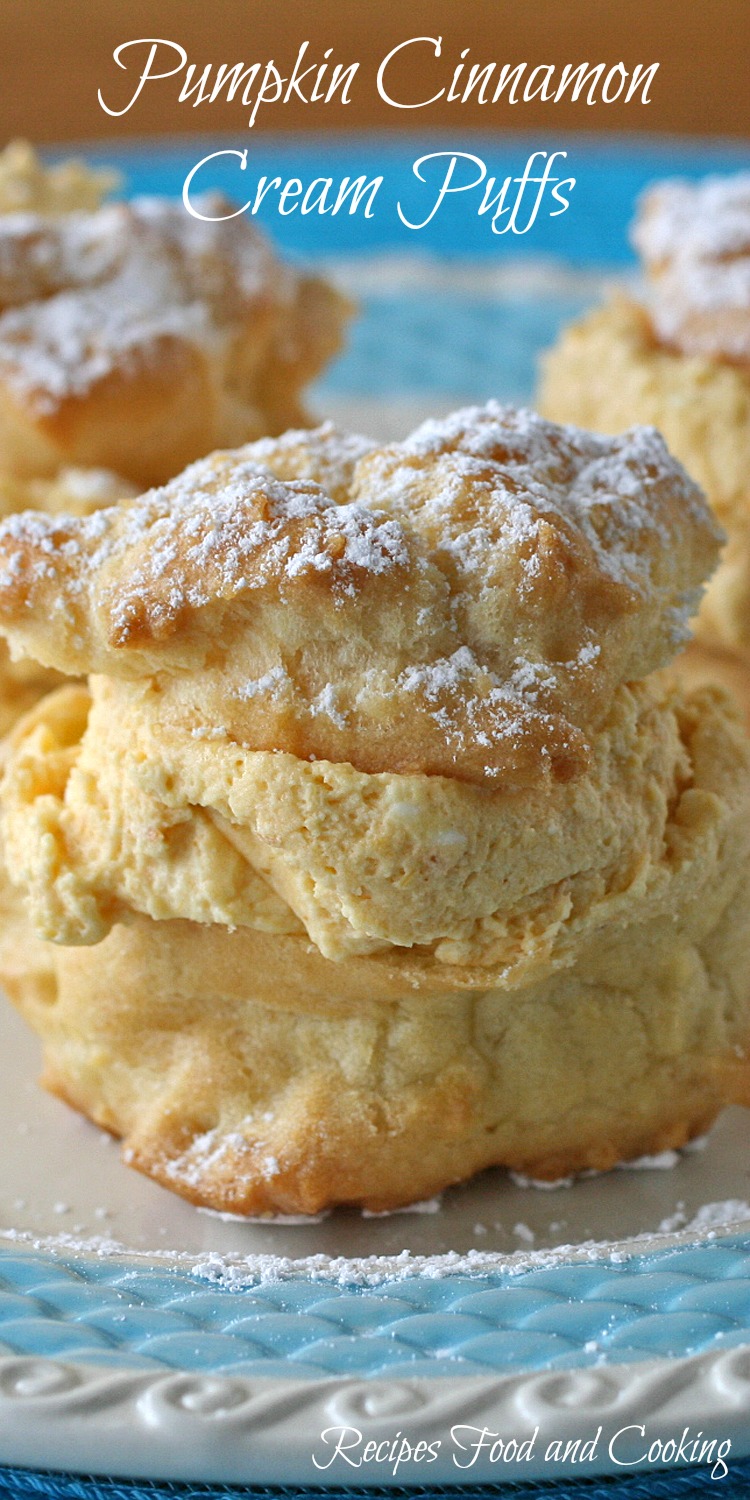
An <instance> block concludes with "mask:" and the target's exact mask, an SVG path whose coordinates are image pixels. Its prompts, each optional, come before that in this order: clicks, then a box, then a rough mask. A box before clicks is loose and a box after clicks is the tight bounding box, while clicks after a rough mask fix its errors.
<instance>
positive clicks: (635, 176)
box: [0, 137, 750, 1485]
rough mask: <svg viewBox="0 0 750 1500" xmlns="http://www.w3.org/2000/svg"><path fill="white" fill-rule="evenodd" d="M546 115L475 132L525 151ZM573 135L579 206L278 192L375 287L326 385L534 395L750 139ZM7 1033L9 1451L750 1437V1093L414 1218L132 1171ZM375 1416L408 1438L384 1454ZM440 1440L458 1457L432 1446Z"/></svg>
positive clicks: (2, 1368) (134, 167) (4, 1261)
mask: <svg viewBox="0 0 750 1500" xmlns="http://www.w3.org/2000/svg"><path fill="white" fill-rule="evenodd" d="M218 144H223V145H225V146H226V145H235V144H237V145H244V144H246V143H245V142H244V141H243V142H239V143H235V142H226V141H225V142H224V143H213V149H217V146H218ZM451 144H452V145H453V146H455V144H456V143H455V142H452V143H451ZM538 144H539V143H538V142H532V143H530V142H528V141H525V140H523V139H522V138H520V137H519V138H517V139H513V138H508V137H506V138H504V139H501V138H499V137H498V138H495V139H493V140H485V141H483V142H481V141H478V140H476V139H473V140H471V141H470V142H469V143H468V144H467V143H466V142H464V143H463V147H462V148H463V149H466V150H472V151H475V152H478V153H479V154H480V155H484V156H485V157H486V159H487V160H488V162H491V165H492V170H493V171H496V172H498V174H500V173H502V174H503V175H504V173H505V171H506V170H507V171H510V170H514V169H515V167H516V165H517V163H518V162H519V160H520V161H521V163H522V162H523V161H524V160H525V158H526V155H527V154H528V150H530V149H536V147H537V146H538ZM544 144H545V146H546V147H547V149H549V143H548V142H545V143H544ZM555 148H556V147H555V143H553V146H552V149H555ZM210 149H211V143H197V144H196V143H187V144H181V145H178V146H175V147H170V148H168V149H167V148H164V147H158V148H157V147H149V146H147V145H144V146H136V147H133V148H132V149H130V150H128V151H127V152H119V153H113V152H112V151H110V150H104V149H101V150H99V149H97V150H94V149H93V148H92V150H91V152H90V153H89V154H90V155H91V156H96V157H97V158H98V159H99V160H107V161H113V160H114V162H115V164H116V165H117V166H119V167H120V168H121V169H122V170H123V172H124V173H125V175H126V179H127V190H129V191H155V192H168V193H172V194H175V195H176V194H178V193H179V192H180V190H181V186H182V181H183V178H184V176H185V173H186V171H187V170H188V169H189V167H190V166H191V165H192V164H193V162H194V161H195V160H197V159H198V158H199V156H201V155H204V154H206V153H207V152H208V151H209V150H210ZM427 149H429V150H436V149H439V143H438V145H437V146H436V144H435V142H434V140H433V141H431V142H430V143H428V144H426V143H425V142H423V141H414V142H409V141H406V142H404V141H399V142H393V141H391V142H388V143H383V142H378V143H374V142H373V141H372V140H371V139H363V140H361V141H356V140H349V141H343V142H338V143H336V144H334V145H327V144H326V145H324V144H321V143H320V142H314V141H313V142H310V141H307V142H305V143H300V142H297V141H292V140H290V139H288V138H286V139H284V140H283V141H273V140H271V139H270V138H268V137H261V138H259V140H258V141H257V142H256V143H255V145H254V147H253V167H254V169H257V171H258V172H260V171H266V172H274V173H279V174H281V175H282V176H289V175H297V176H299V177H301V178H312V177H314V176H316V175H323V174H326V175H334V176H341V175H343V173H345V172H347V171H348V172H353V171H355V169H356V172H359V171H366V172H368V174H369V173H372V172H374V171H376V170H377V171H379V172H384V173H385V175H386V181H387V184H388V192H389V193H390V194H391V195H392V197H393V198H394V199H395V197H397V196H398V194H399V193H406V192H407V191H408V189H409V184H410V181H411V175H412V174H411V163H412V161H413V160H414V159H415V158H416V157H417V156H419V155H420V153H421V152H422V151H424V150H427ZM564 149H568V151H569V153H570V157H571V161H572V160H574V161H575V168H576V172H577V175H578V178H579V184H580V194H579V197H578V199H577V200H576V211H575V214H574V213H573V212H572V211H571V213H570V214H569V215H568V216H566V222H565V223H564V224H563V223H557V224H555V223H554V221H553V222H552V223H547V224H545V225H543V226H541V225H540V231H539V233H538V234H537V233H534V234H530V235H529V236H527V237H526V238H525V239H520V240H516V241H515V242H513V243H509V242H508V240H507V237H506V238H505V239H497V238H495V239H493V238H492V236H490V235H488V234H487V232H486V228H485V226H484V225H483V224H481V223H479V222H477V221H476V220H475V219H474V218H471V217H469V216H467V215H466V214H463V215H462V214H460V213H459V212H458V210H457V209H456V210H455V211H452V212H451V213H449V214H446V215H445V217H444V218H442V219H439V220H437V219H436V221H435V225H434V229H433V231H432V232H431V233H430V234H429V235H427V234H425V235H420V236H416V237H415V236H413V235H411V236H410V235H409V234H408V232H407V231H403V230H399V228H398V220H397V217H396V216H394V215H392V214H386V213H384V214H383V215H382V217H381V218H379V219H377V220H373V221H371V222H370V223H367V224H365V223H364V222H363V221H362V220H361V219H357V218H353V219H351V220H349V219H347V220H346V221H341V224H340V225H339V228H338V229H336V226H335V224H334V226H333V227H332V225H331V221H330V220H325V219H323V220H318V221H314V220H313V219H312V218H311V219H308V220H306V221H304V222H303V221H301V220H300V219H299V218H297V219H293V218H289V219H279V218H278V217H273V216H270V217H269V218H268V219H267V220H266V227H267V228H268V229H270V230H271V232H272V233H274V235H275V236H276V237H277V238H278V239H279V240H280V241H281V242H282V243H283V244H284V245H285V247H286V249H287V250H289V251H291V252H293V253H295V254H297V255H305V256H308V257H310V258H316V259H318V260H321V259H324V260H325V261H326V263H327V265H328V267H329V269H330V270H331V271H332V273H333V274H334V275H335V276H337V277H338V278H339V279H340V280H341V281H342V283H343V284H344V285H346V286H347V287H349V288H350V289H353V290H354V291H355V292H356V294H357V296H358V297H359V299H360V303H361V307H362V315H361V318H360V320H359V322H358V324H357V325H356V327H355V329H354V331H353V335H352V339H351V343H350V347H349V350H348V352H347V353H346V354H345V355H344V357H343V358H342V359H341V360H340V361H339V363H338V365H337V366H336V367H335V368H334V369H332V370H331V372H330V373H329V374H328V375H327V377H326V379H325V380H324V381H323V382H321V384H320V385H319V387H318V389H317V391H316V393H315V401H316V404H317V407H318V409H319V411H320V412H321V414H325V415H334V416H336V417H337V418H339V419H340V420H342V421H345V422H347V423H349V424H353V425H356V426H359V427H360V428H362V429H364V430H367V431H369V432H371V433H372V434H373V435H374V436H383V437H389V436H397V435H400V434H401V433H403V432H405V431H407V430H408V428H409V427H410V426H411V425H412V424H413V423H414V422H415V421H417V420H419V419H420V418H421V417H422V416H425V415H427V414H428V413H430V412H432V413H435V412H439V411H444V410H447V409H449V408H450V407H451V406H453V405H455V404H456V403H458V402H466V401H471V400H483V399H485V398H486V397H487V396H490V395H494V396H499V397H501V398H503V399H513V400H528V399H530V398H531V396H532V392H533V386H534V379H535V362H536V358H537V356H538V353H539V351H540V350H541V349H542V348H544V347H545V345H547V344H548V343H549V342H551V340H552V339H553V338H554V335H555V332H556V330H557V328H558V327H559V325H560V324H561V323H562V322H563V321H564V320H566V319H568V318H570V317H571V316H573V315H574V314H575V313H576V312H578V311H579V310H580V309H581V308H583V307H584V306H585V305H587V304H588V303H589V302H591V301H592V300H593V299H594V298H595V297H596V296H597V295H598V294H599V292H600V290H601V286H602V283H603V281H604V280H605V279H606V278H607V277H610V276H611V275H613V274H615V273H616V274H618V275H622V274H627V271H628V266H629V252H628V250H627V243H626V238H625V231H626V225H627V222H628V220H629V218H630V216H631V212H632V202H633V197H634V195H635V193H636V192H637V191H638V190H639V189H640V188H641V187H642V186H643V185H644V184H645V182H646V181H648V180H649V179H650V178H652V177H657V176H664V175H666V174H667V173H669V172H675V171H682V172H689V173H690V174H692V175H695V174H699V173H702V172H704V171H707V170H722V169H723V170H732V169H736V168H737V167H738V166H740V165H742V164H743V160H742V153H741V152H740V151H739V150H738V149H736V148H734V147H725V146H724V147H723V146H721V145H711V144H706V145H705V146H700V147H691V148H689V149H688V148H687V147H685V146H684V145H683V146H680V147H676V146H674V145H672V144H670V143H669V142H642V143H639V144H637V145H636V144H634V143H633V142H630V143H627V142H613V143H611V144H608V145H606V146H605V145H586V144H585V143H584V142H582V141H580V140H578V141H576V140H575V139H573V140H572V141H569V142H567V143H565V146H564ZM0 1045H2V1049H3V1054H4V1058H5V1069H6V1077H5V1084H4V1089H3V1091H2V1095H1V1096H0V1130H2V1131H3V1132H4V1139H5V1141H6V1149H5V1152H4V1160H3V1166H2V1170H1V1172H0V1462H2V1463H6V1464H26V1465H33V1466H34V1467H37V1468H39V1467H44V1466H47V1467H52V1468H62V1469H68V1470H79V1471H89V1472H90V1471H99V1472H108V1473H110V1474H115V1473H121V1474H130V1475H135V1474H140V1475H145V1476H150V1477H157V1476H158V1477H164V1478H175V1479H179V1478H183V1479H191V1480H202V1479H205V1480H217V1481H218V1480H225V1481H242V1480H244V1481H246V1482H254V1483H256V1484H257V1483H287V1484H290V1483H318V1484H321V1485H323V1484H332V1483H347V1484H349V1485H357V1484H358V1485H382V1484H388V1483H395V1484H402V1483H412V1484H427V1483H429V1484H440V1483H442V1484H446V1483H448V1484H449V1483H454V1484H461V1483H467V1482H468V1481H472V1482H475V1483H478V1482H481V1481H487V1480H499V1479H509V1478H518V1477H520V1476H522V1477H524V1478H531V1477H533V1476H535V1475H539V1476H545V1477H549V1478H552V1477H557V1476H561V1475H562V1474H563V1473H569V1474H581V1473H583V1472H585V1473H587V1474H591V1473H594V1472H599V1471H602V1470H605V1469H607V1468H612V1467H615V1468H616V1467H617V1466H618V1464H621V1465H626V1464H627V1465H632V1468H634V1469H644V1468H648V1467H649V1466H653V1465H654V1464H658V1463H667V1464H669V1463H671V1462H675V1461H677V1458H678V1457H679V1453H676V1454H674V1455H673V1454H672V1450H671V1449H669V1448H665V1447H664V1444H668V1443H669V1442H670V1441H671V1440H672V1439H673V1438H674V1440H675V1443H676V1444H678V1443H679V1440H680V1438H681V1435H682V1434H683V1433H684V1429H685V1428H686V1427H688V1428H690V1436H689V1438H688V1439H687V1440H683V1450H682V1456H683V1458H684V1457H688V1458H691V1457H692V1458H693V1459H694V1458H695V1457H696V1451H695V1450H693V1448H692V1447H691V1444H692V1442H693V1440H694V1439H696V1438H697V1434H698V1433H699V1432H701V1433H702V1434H703V1438H705V1439H706V1440H708V1441H712V1440H713V1441H715V1444H716V1445H718V1444H719V1443H721V1442H729V1443H730V1444H731V1457H732V1459H735V1460H736V1459H738V1458H739V1457H740V1456H742V1455H745V1454H747V1453H750V1207H748V1204H747V1201H746V1200H747V1199H748V1198H750V1165H749V1164H748V1151H747V1147H748V1143H750V1117H749V1116H746V1115H744V1114H742V1113H741V1112H740V1111H729V1112H728V1113H727V1114H726V1115H725V1116H724V1117H723V1119H722V1120H721V1121H720V1123H719V1125H718V1126H717V1127H716V1129H715V1131H714V1132H713V1133H712V1136H711V1138H710V1140H709V1142H708V1143H707V1144H705V1146H704V1149H701V1150H697V1151H692V1152H689V1153H685V1154H684V1155H683V1156H682V1157H681V1158H680V1159H679V1160H677V1159H676V1158H675V1160H674V1161H672V1162H670V1161H669V1160H668V1159H667V1160H661V1159H660V1160H659V1162H657V1163H656V1164H652V1165H651V1168H650V1169H648V1170H640V1171H635V1170H627V1171H619V1172H615V1173H611V1174H609V1175H608V1176H606V1177H600V1178H593V1179H590V1180H587V1181H583V1182H580V1183H577V1184H575V1185H573V1186H570V1187H567V1188H560V1189H559V1190H558V1191H557V1192H539V1191H535V1190H533V1189H531V1188H529V1187H524V1186H522V1185H519V1184H517V1183H513V1182H511V1181H510V1180H509V1179H508V1178H507V1177H506V1176H505V1175H504V1174H502V1173H499V1172H496V1173H488V1174H485V1175H484V1176H483V1177H482V1178H480V1179H478V1180H476V1181H475V1182H473V1183H470V1184H467V1185H466V1186H465V1187H463V1188H460V1189H456V1190H454V1191H452V1192H450V1193H448V1194H446V1195H445V1198H444V1200H443V1202H442V1205H439V1204H428V1205H419V1206H417V1208H416V1209H415V1210H414V1211H413V1212H408V1213H403V1214H398V1215H392V1216H390V1217H387V1218H366V1217H362V1216H360V1215H358V1214H346V1213H342V1214H338V1215H335V1216H332V1217H330V1218H328V1219H325V1220H323V1221H321V1222H319V1223H312V1224H309V1223H307V1224H292V1223H283V1224H281V1223H267V1222H265V1223H258V1222H255V1223H246V1222H239V1221H229V1220H226V1219H224V1220H222V1219H220V1218H218V1217H216V1216H212V1215H209V1214H205V1213H200V1212H196V1210H194V1209H192V1208H190V1207H189V1206H188V1205H187V1204H185V1203H183V1202H181V1201H180V1200H178V1199H176V1198H173V1197H172V1196H171V1195H169V1194H167V1193H166V1192H164V1191H163V1190H162V1189H160V1188H158V1187H157V1186H155V1185H154V1184H153V1183H151V1182H149V1181H146V1180H145V1179H143V1178H140V1177H138V1176H137V1175H136V1174H134V1173H132V1172H130V1171H128V1170H127V1169H126V1168H125V1167H123V1166H122V1165H121V1164H120V1162H119V1157H118V1152H117V1147H116V1146H115V1145H114V1144H113V1143H112V1142H111V1141H110V1140H109V1138H108V1137H103V1136H101V1135H100V1134H99V1132H98V1131H96V1130H95V1129H94V1128H93V1127H91V1126H89V1125H87V1124H86V1123H85V1122H84V1121H82V1120H80V1119H78V1118H77V1117H76V1116H74V1115H73V1114H72V1113H70V1112H69V1111H67V1110H66V1109H65V1108H64V1106H63V1105H61V1104H60V1103H58V1102H57V1101H55V1100H53V1099H51V1098H47V1097H46V1096H44V1095H41V1094H40V1093H39V1092H38V1091H37V1088H36V1085H35V1082H34V1078H35V1074H36V1070H37V1048H36V1044H35V1042H34V1040H33V1038H31V1037H30V1036H28V1035H27V1033H26V1032H25V1030H24V1029H23V1028H22V1026H21V1024H20V1022H19V1021H18V1020H17V1019H16V1017H15V1016H14V1015H13V1014H12V1013H11V1012H10V1011H9V1010H8V1009H7V1008H4V1009H3V1011H2V1013H0ZM669 1167H671V1169H670V1170H667V1169H666V1168H669ZM483 1427H487V1428H488V1429H490V1431H491V1432H493V1433H496V1434H498V1439H497V1441H499V1442H500V1443H501V1449H502V1451H498V1449H497V1446H495V1448H494V1450H492V1449H491V1447H490V1444H489V1443H485V1444H484V1446H483V1447H482V1449H481V1451H479V1452H478V1454H477V1455H476V1458H475V1461H474V1462H472V1463H471V1464H469V1459H470V1458H471V1457H472V1448H471V1442H472V1439H471V1436H470V1433H469V1429H478V1430H479V1431H481V1429H482V1428H483ZM641 1427H645V1429H646V1431H645V1433H641V1431H640V1428H641ZM332 1429H335V1431H334V1432H333V1433H332V1431H331V1430H332ZM341 1429H346V1430H347V1431H348V1432H349V1433H350V1434H352V1433H358V1434H360V1438H359V1439H356V1438H355V1437H353V1436H350V1439H348V1441H351V1443H352V1444H353V1446H352V1448H351V1449H350V1450H349V1453H348V1456H347V1454H345V1453H342V1452H339V1453H337V1452H336V1445H337V1441H338V1439H337V1437H336V1433H337V1432H339V1431H340V1430H341ZM458 1429H460V1431H458ZM324 1431H325V1432H326V1433H327V1436H326V1437H323V1435H322V1434H323V1433H324ZM535 1432H536V1436H535ZM372 1438H376V1439H377V1443H376V1444H375V1448H376V1450H377V1453H378V1454H379V1455H380V1456H379V1457H377V1456H376V1457H375V1458H373V1459H371V1460H370V1461H369V1462H359V1463H358V1462H357V1459H358V1458H361V1456H362V1453H363V1452H364V1445H365V1443H366V1442H367V1441H368V1440H370V1439H372ZM493 1441H495V1440H494V1439H493ZM558 1441H559V1443H560V1444H561V1447H560V1448H559V1450H557V1449H555V1448H554V1447H553V1448H550V1444H554V1443H556V1442H558ZM568 1441H569V1442H570V1443H571V1444H572V1445H573V1446H572V1447H571V1448H570V1450H569V1452H568V1457H567V1459H566V1458H565V1457H564V1452H565V1443H566V1442H568ZM584 1442H587V1443H588V1444H589V1449H590V1452H589V1453H588V1455H587V1456H585V1458H584V1457H582V1456H581V1445H582V1444H583V1443H584ZM358 1443H359V1446H357V1444H358ZM404 1443H405V1444H406V1445H407V1448H404V1449H403V1454H402V1457H401V1459H400V1460H399V1461H398V1462H396V1458H397V1454H398V1453H399V1452H401V1451H402V1450H401V1449H400V1448H398V1446H397V1447H396V1448H395V1449H394V1448H393V1444H397V1445H398V1444H404ZM576 1443H578V1448H576V1447H575V1444H576ZM686 1443H687V1447H686V1446H685V1444H686ZM418 1444H422V1445H424V1446H425V1447H427V1448H429V1447H431V1448H434V1449H435V1453H434V1456H432V1457H430V1456H429V1454H422V1457H421V1458H418V1457H416V1453H417V1451H418ZM521 1444H526V1454H524V1452H523V1451H522V1452H521V1454H520V1456H519V1452H518V1450H519V1447H520V1445H521ZM610 1444H613V1448H612V1452H610ZM514 1445H515V1446H514ZM660 1445H661V1446H660ZM408 1448H410V1449H411V1451H412V1457H411V1458H409V1457H408V1452H407V1449H408ZM727 1451H729V1450H727ZM526 1455H527V1456H526ZM704 1457H705V1455H704ZM622 1472H632V1469H630V1470H626V1469H625V1468H624V1467H623V1469H622Z"/></svg>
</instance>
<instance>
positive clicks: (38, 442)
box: [0, 146, 351, 487]
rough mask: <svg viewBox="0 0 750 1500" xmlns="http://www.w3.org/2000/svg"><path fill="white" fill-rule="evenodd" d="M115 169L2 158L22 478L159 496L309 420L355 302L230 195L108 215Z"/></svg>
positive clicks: (9, 442) (9, 384) (2, 346)
mask: <svg viewBox="0 0 750 1500" xmlns="http://www.w3.org/2000/svg"><path fill="white" fill-rule="evenodd" d="M112 185H113V178H112V175H111V174H108V173H103V174H102V173H92V172H89V171H87V169H86V168H85V167H82V166H79V165H77V164H76V163H68V164H65V165H63V166H61V167H56V168H52V169H50V170H45V168H43V167H42V166H41V165H40V163H39V162H38V161H37V159H36V158H35V157H34V155H33V152H31V151H30V148H28V147H23V146H16V147H11V148H9V149H8V151H6V152H5V153H4V154H3V155H0V447H2V449H3V453H4V467H6V468H13V469H14V470H15V471H16V472H18V473H19V474H22V475H26V474H32V475H34V474H40V473H53V472H54V471H55V470H56V469H57V468H59V467H60V465H61V464H62V463H75V464H87V465H90V464H99V465H105V466H108V467H112V468H115V469H117V470H118V471H120V472H123V473H124V474H126V476H127V477H128V478H131V479H133V480H135V481H136V482H137V483H139V484H140V485H141V487H143V485H145V484H148V483H153V482H154V481H155V480H156V481H159V480H161V479H162V478H166V477H168V476H169V475H171V474H173V473H176V472H178V471H179V469H181V468H182V467H184V464H185V463H186V462H187V461H189V459H191V458H194V457H196V456H197V455H198V454H200V453H205V452H206V451H208V450H209V449H210V448H211V447H215V446H216V445H217V444H219V443H232V442H240V441H244V440H246V439H247V438H251V437H257V436H260V435H261V434H263V433H266V432H274V431H278V430H279V428H280V427H284V426H288V425H289V424H290V422H293V421H298V420H299V419H300V413H301V408H300V405H299V391H300V387H301V386H302V385H303V384H304V383H305V382H306V381H307V380H309V379H311V378H312V377H313V375H315V374H316V373H317V371H318V370H319V369H320V368H321V366H322V365H323V364H324V363H325V362H326V360H327V359H328V358H329V357H330V356H331V355H332V354H333V353H335V352H336V351H337V349H338V348H339V346H340V342H341V329H342V325H343V323H344V322H345V320H346V318H347V317H348V315H349V313H350V311H351V309H350V305H349V303H348V302H347V301H346V300H345V299H344V298H343V297H341V296H339V294H338V293H337V292H335V290H334V289H333V287H331V286H329V285H328V283H326V282H325V281H323V280H322V279H321V278H319V277H316V276H311V275H307V274H303V273H300V272H299V271H297V270H295V269H294V268H292V267H291V266H288V265H286V264H284V263H283V262H281V261H280V260H279V259H278V258H277V256H276V255H275V254H274V251H273V248H272V246H271V244H270V242H269V241H268V240H267V239H266V238H265V236H264V235H263V234H262V233H261V232H260V231H259V230H258V229H257V228H256V227H255V225H254V223H253V222H252V221H251V220H250V219H248V217H247V216H246V215H241V214H240V215H238V214H237V213H236V212H234V210H233V209H232V206H231V205H230V204H229V203H228V202H227V201H226V200H225V199H224V198H223V197H222V196H221V195H220V194H207V195H204V197H203V198H202V199H201V200H200V201H199V202H198V205H197V206H198V208H199V210H200V212H201V213H203V214H204V215H205V216H206V219H205V221H204V220H203V219H197V218H195V217H193V216H192V215H190V214H189V213H188V212H187V211H186V209H185V208H184V207H183V205H182V203H181V202H179V201H177V202H173V201H171V200H168V199H164V198H156V197H140V198H135V199H133V200H132V201H130V202H120V203H102V202H101V201H100V200H101V198H102V196H103V194H104V193H106V192H107V191H108V190H109V189H110V188H111V187H112Z"/></svg>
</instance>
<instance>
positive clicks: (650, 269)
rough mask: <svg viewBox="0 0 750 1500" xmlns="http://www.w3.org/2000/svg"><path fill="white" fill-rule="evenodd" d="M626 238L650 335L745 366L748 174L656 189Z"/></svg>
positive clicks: (749, 308)
mask: <svg viewBox="0 0 750 1500" xmlns="http://www.w3.org/2000/svg"><path fill="white" fill-rule="evenodd" d="M632 239H633V243H634V245H635V247H636V249H637V250H638V252H639V254H640V255H641V257H642V259H643V263H644V265H645V268H646V272H647V276H648V281H649V307H650V312H651V316H652V320H653V324H654V328H655V331H656V333H657V335H658V337H659V338H660V339H661V340H662V341H663V342H664V343H666V344H669V345H672V346H674V347H676V348H678V349H680V350H681V351H682V352H683V353H684V354H697V355H707V356H709V357H710V358H715V359H727V360H730V361H734V362H737V363H742V364H745V363H748V362H750V173H738V174H737V176H734V177H706V178H704V179H703V180H702V181H700V182H687V181H680V180H679V179H675V180H674V181H667V182H662V183H659V184H658V185H657V186H656V187H654V188H651V189H650V190H649V191H648V192H646V193H645V194H644V195H643V197H642V199H641V202H640V206H639V214H638V218H637V220H636V223H635V225H634V228H633V231H632Z"/></svg>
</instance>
